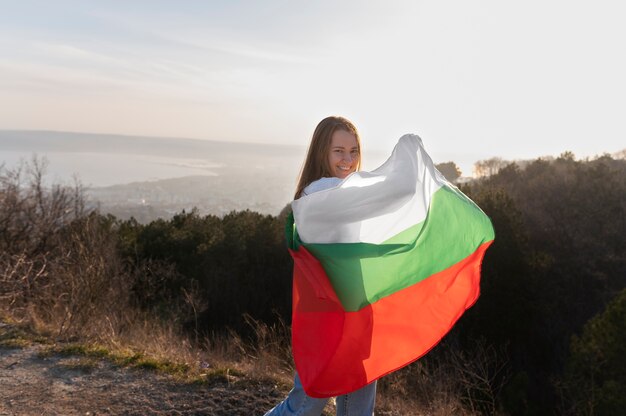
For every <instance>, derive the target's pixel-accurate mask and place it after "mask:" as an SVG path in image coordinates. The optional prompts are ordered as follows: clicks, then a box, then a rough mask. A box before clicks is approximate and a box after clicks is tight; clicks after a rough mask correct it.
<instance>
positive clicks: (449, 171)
mask: <svg viewBox="0 0 626 416" xmlns="http://www.w3.org/2000/svg"><path fill="white" fill-rule="evenodd" d="M435 167H436V168H437V170H438V171H439V172H441V173H442V174H443V176H445V177H446V179H447V180H449V181H450V182H454V181H456V180H457V179H459V177H460V176H461V169H459V167H458V166H457V165H456V163H454V162H445V163H438V164H436V165H435Z"/></svg>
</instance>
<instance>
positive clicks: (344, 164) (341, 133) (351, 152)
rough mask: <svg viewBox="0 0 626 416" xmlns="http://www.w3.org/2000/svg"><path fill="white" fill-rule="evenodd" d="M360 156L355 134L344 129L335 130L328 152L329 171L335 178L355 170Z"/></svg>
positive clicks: (343, 176)
mask: <svg viewBox="0 0 626 416" xmlns="http://www.w3.org/2000/svg"><path fill="white" fill-rule="evenodd" d="M360 157H361V155H359V147H358V144H357V140H356V136H355V135H354V134H352V133H350V132H347V131H345V130H335V132H334V133H333V135H332V136H331V141H330V150H329V153H328V165H329V166H330V171H331V173H332V174H333V175H334V176H335V177H337V178H341V179H343V178H345V177H346V176H348V175H349V174H351V173H352V172H354V171H356V168H357V166H358V165H359V158H360Z"/></svg>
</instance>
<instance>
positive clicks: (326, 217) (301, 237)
mask: <svg viewBox="0 0 626 416" xmlns="http://www.w3.org/2000/svg"><path fill="white" fill-rule="evenodd" d="M292 209H293V220H292V221H288V227H287V237H288V244H289V246H290V247H289V252H290V254H291V256H292V257H293V259H294V279H293V317H292V348H293V356H294V361H295V365H296V369H297V371H298V374H299V376H300V379H301V381H302V384H303V386H304V389H305V391H306V393H307V394H308V395H309V396H311V397H331V396H338V395H341V394H346V393H349V392H352V391H354V390H357V389H359V388H361V387H363V386H365V385H367V384H368V383H370V382H372V381H374V380H376V379H378V378H380V377H382V376H383V375H385V374H388V373H390V372H392V371H395V370H397V369H399V368H401V367H403V366H405V365H407V364H409V363H411V362H413V361H415V360H417V359H418V358H420V357H421V356H423V355H424V354H426V353H427V352H428V351H429V350H430V349H431V348H433V347H434V346H435V345H436V344H437V343H438V342H439V341H440V340H441V338H442V337H443V336H444V335H445V334H446V333H447V332H448V331H449V330H450V329H451V328H452V326H453V325H454V323H455V322H456V321H457V319H459V317H460V316H461V315H462V314H463V312H464V311H465V310H466V309H467V308H469V307H470V306H472V304H474V302H475V301H476V299H477V298H478V295H479V281H480V266H481V262H482V259H483V255H484V253H485V250H486V249H487V247H489V245H490V244H491V243H492V241H493V239H494V231H493V227H492V225H491V222H490V220H489V218H488V217H487V216H486V215H485V214H484V213H483V212H482V211H481V209H480V208H478V206H477V205H476V204H474V202H472V201H471V200H470V199H469V198H468V197H467V196H465V195H464V194H463V193H461V192H460V191H459V190H458V189H457V188H456V187H455V186H454V185H452V184H450V183H449V182H448V181H447V180H446V179H445V178H444V177H443V175H441V173H439V171H437V170H436V169H435V167H434V165H433V162H432V160H431V159H430V157H429V156H428V154H427V153H426V152H425V150H424V148H423V146H422V142H421V139H420V138H419V137H418V136H415V135H405V136H403V137H401V138H400V140H399V142H398V144H397V145H396V147H395V148H394V150H393V153H392V154H391V157H390V158H389V159H388V160H387V161H386V162H385V163H384V164H383V165H382V166H381V167H379V168H378V169H376V170H374V171H372V172H355V173H353V174H351V175H350V176H348V177H347V178H346V179H345V180H343V181H342V182H341V183H340V184H339V185H338V186H336V187H334V188H331V189H327V190H323V191H320V192H315V193H312V194H310V195H307V196H303V197H301V198H300V199H298V200H295V201H293V203H292Z"/></svg>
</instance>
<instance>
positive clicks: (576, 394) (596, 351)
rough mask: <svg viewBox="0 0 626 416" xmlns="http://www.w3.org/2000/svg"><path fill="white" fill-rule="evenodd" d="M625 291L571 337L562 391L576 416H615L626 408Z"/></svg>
mask: <svg viewBox="0 0 626 416" xmlns="http://www.w3.org/2000/svg"><path fill="white" fill-rule="evenodd" d="M624 369H626V288H625V289H623V290H622V291H621V292H619V294H618V295H617V296H616V297H615V299H613V300H612V301H611V302H610V303H609V304H608V305H607V307H606V309H605V310H604V312H602V313H600V314H598V315H596V316H595V317H594V318H592V319H591V320H589V322H587V324H585V327H584V329H583V332H582V334H581V336H580V337H579V336H576V335H574V336H573V337H572V342H571V345H570V357H569V360H568V363H567V371H566V377H565V383H564V387H565V390H566V392H567V393H566V394H568V393H569V394H568V396H569V400H570V404H571V406H572V409H571V410H573V412H574V413H575V414H585V415H616V414H620V413H621V412H623V410H624V408H626V395H625V394H624V393H625V392H626V371H624Z"/></svg>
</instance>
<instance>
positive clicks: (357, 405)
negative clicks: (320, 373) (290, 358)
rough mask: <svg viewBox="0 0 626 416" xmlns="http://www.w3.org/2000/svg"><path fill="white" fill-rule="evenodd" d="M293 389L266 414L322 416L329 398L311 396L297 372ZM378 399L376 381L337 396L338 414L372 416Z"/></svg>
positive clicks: (266, 415)
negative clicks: (306, 391) (305, 389)
mask: <svg viewBox="0 0 626 416" xmlns="http://www.w3.org/2000/svg"><path fill="white" fill-rule="evenodd" d="M293 384H294V386H293V389H291V391H290V392H289V395H288V396H287V398H286V399H285V400H283V401H282V402H280V403H279V404H278V405H277V406H276V407H274V408H273V409H272V410H270V411H269V412H267V413H266V414H265V416H320V415H321V414H322V410H323V409H324V406H326V403H327V402H328V399H327V398H326V399H315V398H313V397H309V396H308V395H307V394H306V393H305V392H304V389H303V388H302V383H300V377H298V374H297V373H296V378H295V380H294V383H293ZM375 401H376V382H375V381H374V382H372V383H370V384H368V385H367V386H365V387H362V388H360V389H358V390H356V391H353V392H352V393H348V394H344V395H343V396H339V397H337V416H372V415H373V414H374V402H375Z"/></svg>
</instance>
